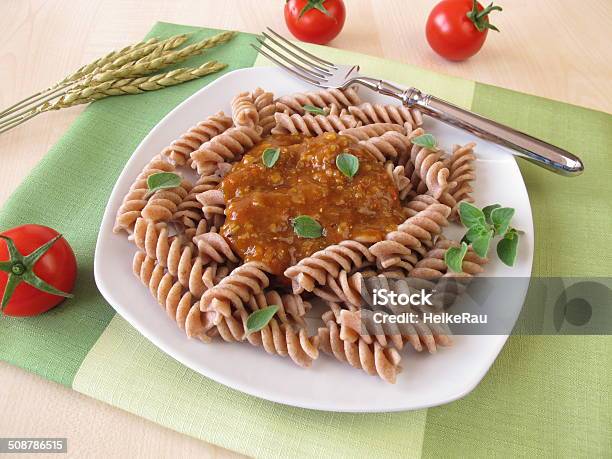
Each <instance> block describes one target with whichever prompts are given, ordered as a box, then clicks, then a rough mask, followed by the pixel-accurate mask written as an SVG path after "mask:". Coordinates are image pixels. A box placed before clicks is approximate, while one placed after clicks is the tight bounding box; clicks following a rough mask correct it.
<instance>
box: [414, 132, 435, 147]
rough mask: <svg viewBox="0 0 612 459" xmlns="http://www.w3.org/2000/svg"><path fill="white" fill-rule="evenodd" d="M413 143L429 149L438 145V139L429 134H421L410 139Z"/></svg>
mask: <svg viewBox="0 0 612 459" xmlns="http://www.w3.org/2000/svg"><path fill="white" fill-rule="evenodd" d="M411 142H412V143H413V144H414V145H418V146H419V147H423V148H428V149H430V150H435V149H436V148H437V146H438V141H437V140H436V138H435V137H434V136H433V135H431V134H423V135H420V136H417V137H415V138H414V139H412V140H411Z"/></svg>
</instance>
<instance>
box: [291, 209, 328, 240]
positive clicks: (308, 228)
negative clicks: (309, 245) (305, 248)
mask: <svg viewBox="0 0 612 459" xmlns="http://www.w3.org/2000/svg"><path fill="white" fill-rule="evenodd" d="M292 223H293V231H294V232H295V234H297V235H298V236H299V237H302V238H305V239H316V238H318V237H321V236H322V235H323V227H322V226H321V225H320V224H319V222H318V221H316V220H315V219H314V218H312V217H309V216H308V215H300V216H299V217H295V218H294V219H293V222H292Z"/></svg>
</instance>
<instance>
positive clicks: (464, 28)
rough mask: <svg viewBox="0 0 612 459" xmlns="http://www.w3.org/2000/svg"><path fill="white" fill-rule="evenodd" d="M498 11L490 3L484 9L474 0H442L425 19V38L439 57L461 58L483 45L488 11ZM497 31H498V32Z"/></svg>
mask: <svg viewBox="0 0 612 459" xmlns="http://www.w3.org/2000/svg"><path fill="white" fill-rule="evenodd" d="M491 11H501V8H500V7H499V6H495V5H493V4H492V3H491V4H490V5H489V6H487V7H486V8H483V7H482V5H481V4H480V3H478V2H477V1H475V0H443V1H441V2H440V3H438V4H437V5H436V6H434V8H433V10H432V11H431V13H430V14H429V18H428V19H427V26H426V29H425V32H426V34H427V41H428V42H429V45H430V46H431V47H432V48H433V50H434V51H435V52H436V53H438V54H439V55H440V56H442V57H444V58H446V59H449V60H451V61H462V60H464V59H467V58H468V57H471V56H473V55H474V54H476V53H477V52H478V51H479V50H480V48H482V45H483V44H484V42H485V40H486V38H487V33H488V31H489V29H493V30H495V31H498V30H497V28H496V27H495V26H493V25H491V24H490V23H489V17H488V15H489V13H490V12H491ZM498 32H499V31H498Z"/></svg>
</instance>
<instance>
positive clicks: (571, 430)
mask: <svg viewBox="0 0 612 459" xmlns="http://www.w3.org/2000/svg"><path fill="white" fill-rule="evenodd" d="M182 32H194V33H195V35H194V39H199V38H201V37H204V36H209V35H212V34H214V33H216V32H217V31H215V30H211V29H199V28H194V27H187V26H180V25H174V24H166V23H159V24H156V25H155V27H154V28H153V29H152V30H151V32H150V35H154V36H162V37H163V36H170V35H173V34H177V33H182ZM251 41H252V35H249V34H239V36H238V37H237V38H236V39H235V40H233V41H232V42H231V43H229V44H228V45H225V46H222V47H219V48H215V49H213V50H212V51H211V52H210V53H209V54H207V55H206V56H205V57H200V58H194V59H193V62H189V64H197V63H200V62H203V61H204V60H207V59H219V60H221V61H223V62H227V63H229V64H230V65H229V67H228V68H227V70H225V72H229V71H232V70H235V69H238V68H243V67H249V66H254V65H268V64H267V62H265V61H263V60H261V59H259V58H258V57H257V56H256V54H255V51H254V50H253V49H252V48H250V47H249V46H247V43H249V42H251ZM316 52H317V54H320V55H322V56H323V57H324V58H326V59H330V60H334V61H338V62H346V63H356V62H358V63H359V64H360V65H361V66H362V69H363V73H364V74H368V75H372V76H378V77H382V78H389V79H392V80H395V81H398V82H400V83H404V84H406V85H415V86H417V87H419V88H421V89H422V90H424V91H428V92H432V93H434V94H436V95H438V96H440V97H443V98H446V99H448V100H450V101H451V102H454V103H456V104H458V105H460V106H463V107H466V108H471V109H472V110H474V111H476V112H478V113H481V114H483V115H485V116H488V117H491V118H494V119H496V120H498V121H501V122H503V123H506V124H509V125H511V126H513V127H515V128H517V129H520V130H523V131H526V132H528V133H530V134H532V135H535V136H537V137H541V138H543V139H545V140H548V141H551V142H553V143H555V144H557V145H559V146H561V147H563V148H566V149H568V150H570V151H577V152H580V154H581V155H582V157H583V159H584V161H585V163H586V172H585V173H584V174H583V175H582V176H581V177H578V178H574V179H566V178H562V177H558V176H555V175H553V174H550V173H549V172H546V171H544V170H542V169H540V168H538V167H535V166H533V165H530V164H528V163H524V162H521V164H520V166H521V171H522V173H523V177H524V179H525V182H526V184H527V188H528V191H529V196H530V199H531V204H532V207H533V215H534V220H535V231H536V234H535V236H536V253H535V259H534V269H533V272H534V275H537V276H553V275H558V276H562V275H566V276H570V275H573V276H609V275H610V274H611V266H612V251H611V250H610V248H609V242H608V239H609V237H608V232H609V231H610V229H609V228H610V227H611V223H612V214H611V210H612V208H611V205H610V197H611V196H612V167H611V166H612V161H611V160H610V159H609V156H608V155H609V154H610V150H611V149H612V116H611V115H608V114H605V113H601V112H596V111H592V110H588V109H585V108H580V107H576V106H571V105H567V104H563V103H559V102H554V101H551V100H547V99H542V98H538V97H534V96H529V95H525V94H521V93H517V92H513V91H508V90H505V89H500V88H496V87H492V86H488V85H485V84H480V83H475V82H472V81H466V80H461V79H458V78H453V77H449V76H445V75H441V74H438V73H434V72H431V71H428V70H424V69H420V68H417V67H413V66H409V65H404V64H399V63H396V62H390V61H385V60H382V59H377V58H373V57H369V56H364V55H360V54H354V53H349V52H345V51H340V50H336V49H333V48H326V47H316ZM220 75H221V74H215V75H211V76H209V77H206V78H203V79H201V80H197V81H192V82H189V83H186V84H182V85H179V86H175V87H171V88H168V89H164V90H163V91H159V92H154V93H149V94H142V95H138V96H124V97H118V98H109V99H106V100H102V101H99V102H96V103H94V104H93V105H91V106H90V107H89V108H88V109H87V110H85V112H84V113H83V114H82V115H81V116H80V117H79V118H78V119H77V121H75V123H74V124H73V125H72V126H71V127H70V129H69V130H68V132H67V133H66V134H65V135H64V137H63V138H62V139H61V140H60V141H59V142H58V143H57V144H56V145H55V146H54V147H53V148H52V149H51V151H50V152H49V153H48V154H47V156H46V157H45V158H44V159H43V160H42V161H41V162H40V163H39V164H38V166H37V167H36V168H35V169H34V170H33V171H32V173H31V174H30V176H29V177H28V178H27V179H26V180H25V181H24V183H23V184H22V185H21V186H20V187H19V188H18V189H17V190H16V191H15V193H14V194H13V196H12V197H11V198H10V199H9V201H8V202H7V203H6V205H5V206H4V208H3V209H2V211H0V229H6V228H9V227H12V226H15V225H19V224H23V223H34V222H35V223H40V224H45V225H49V226H52V227H54V228H56V229H58V230H59V231H61V232H62V233H63V234H64V235H65V237H66V239H67V240H68V241H69V242H70V243H71V244H72V246H73V247H74V249H75V252H76V254H77V258H78V263H79V279H78V283H77V288H76V291H75V298H74V299H73V300H69V301H66V302H65V303H64V304H63V305H62V306H60V307H58V308H56V309H54V310H53V311H51V312H49V313H46V314H43V315H42V316H40V317H36V318H29V319H16V318H8V317H2V318H1V319H0V358H1V359H3V360H5V361H7V362H9V363H12V364H14V365H18V366H20V367H23V368H25V369H27V370H30V371H33V372H35V373H37V374H39V375H41V376H42V377H44V378H47V379H50V380H53V381H57V382H59V383H61V384H64V385H66V386H70V387H72V388H74V389H75V390H77V391H79V392H82V393H84V394H88V395H90V396H92V397H95V398H97V399H99V400H104V401H106V402H108V403H110V404H112V405H114V406H117V407H120V408H123V409H125V410H128V411H130V412H133V413H136V414H138V415H140V416H144V417H146V418H148V419H151V420H153V421H155V422H158V423H160V424H163V425H165V426H168V427H170V428H172V429H175V430H178V431H180V432H184V433H187V434H189V435H192V436H195V437H197V438H201V439H203V440H206V441H209V442H212V443H216V444H218V445H221V446H224V447H226V448H230V449H233V450H236V451H240V452H242V453H245V454H249V455H252V456H263V457H286V456H288V455H290V456H310V457H312V456H315V457H316V456H323V457H357V456H361V457H372V456H385V457H422V456H449V455H451V456H455V455H462V456H466V455H469V456H485V455H486V456H509V455H520V456H534V455H539V456H541V455H545V456H572V457H576V456H608V457H609V456H610V455H612V440H611V439H612V415H611V413H612V400H611V387H612V384H611V381H612V359H610V355H611V354H612V337H609V336H607V337H603V336H602V337H598V336H581V337H571V336H562V337H548V336H544V337H539V336H530V337H512V338H510V340H509V341H508V343H507V345H506V347H505V348H504V350H503V352H502V353H501V355H500V357H499V358H498V359H497V361H496V362H495V364H494V365H493V367H492V368H491V371H490V372H489V373H488V374H487V376H486V377H485V378H484V380H483V381H482V383H481V384H480V385H479V386H478V387H477V388H476V390H474V391H473V392H472V393H471V394H469V395H468V396H467V397H465V398H464V399H462V400H459V401H457V402H454V403H451V404H449V405H446V406H440V407H437V408H431V409H427V410H420V411H412V412H404V413H390V414H341V413H323V412H317V411H310V410H303V409H297V408H290V407H287V406H283V405H279V404H275V403H271V402H267V401H264V400H260V399H257V398H254V397H250V396H247V395H244V394H242V393H240V392H237V391H235V390H232V389H229V388H227V387H224V386H222V385H220V384H217V383H215V382H213V381H211V380H209V379H206V378H204V377H202V376H200V375H199V374H197V373H195V372H193V371H191V370H189V369H187V368H186V367H184V366H182V365H181V364H179V363H177V362H176V361H174V360H173V359H172V358H170V357H168V356H167V355H165V354H163V353H162V352H160V351H159V350H158V349H157V348H156V347H155V346H153V345H152V344H151V343H150V342H148V341H147V340H146V339H145V338H144V337H143V336H141V335H140V334H139V333H138V332H137V331H135V330H134V329H133V328H131V327H130V326H129V325H128V324H127V323H126V322H125V321H124V320H123V319H122V318H121V317H120V316H118V315H115V313H114V310H113V309H112V308H111V307H110V306H109V305H108V304H106V302H105V301H104V299H103V298H102V296H101V295H100V293H99V292H98V291H97V289H96V286H95V283H94V279H93V255H94V246H95V241H96V238H97V233H98V228H99V225H100V221H101V218H102V214H103V211H104V207H105V205H106V201H107V199H108V196H109V195H110V192H111V189H112V187H113V184H114V183H115V180H116V179H117V177H118V175H119V173H120V171H121V170H122V168H123V166H124V164H125V162H126V160H127V159H128V158H129V156H130V154H131V153H132V152H133V151H134V149H135V148H136V146H137V145H138V143H139V142H140V141H141V140H142V138H143V137H144V136H145V135H146V134H147V133H148V132H149V130H150V129H151V128H153V126H155V124H156V123H157V122H158V121H159V120H160V119H161V118H162V117H163V116H164V115H165V114H166V113H168V112H169V111H170V110H171V109H172V108H174V107H175V106H176V105H177V104H178V103H179V102H181V101H183V100H184V99H185V98H187V97H188V96H189V95H191V94H192V93H194V92H195V91H197V90H198V89H200V88H201V87H203V86H204V85H206V84H207V83H209V82H210V81H212V80H213V79H214V78H217V77H219V76H220ZM526 307H529V305H526Z"/></svg>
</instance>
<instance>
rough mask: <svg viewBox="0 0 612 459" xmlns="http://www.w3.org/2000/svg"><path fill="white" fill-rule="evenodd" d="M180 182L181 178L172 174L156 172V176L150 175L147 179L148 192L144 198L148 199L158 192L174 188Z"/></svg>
mask: <svg viewBox="0 0 612 459" xmlns="http://www.w3.org/2000/svg"><path fill="white" fill-rule="evenodd" d="M181 180H182V179H181V176H180V175H177V174H175V173H173V172H158V173H157V174H151V175H149V177H148V178H147V188H149V191H148V192H147V194H146V195H145V197H149V196H151V195H152V194H153V193H155V192H156V191H159V190H164V189H167V188H176V187H178V186H179V185H180V184H181Z"/></svg>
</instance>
